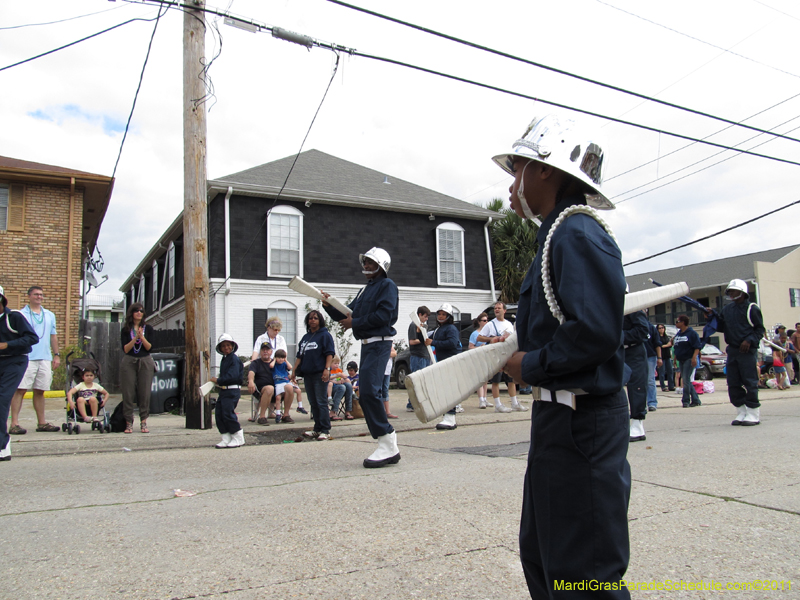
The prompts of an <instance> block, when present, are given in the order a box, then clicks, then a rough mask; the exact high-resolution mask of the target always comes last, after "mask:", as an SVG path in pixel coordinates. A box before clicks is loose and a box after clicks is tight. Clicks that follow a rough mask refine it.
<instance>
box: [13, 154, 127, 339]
mask: <svg viewBox="0 0 800 600" xmlns="http://www.w3.org/2000/svg"><path fill="white" fill-rule="evenodd" d="M113 188H114V179H113V178H111V177H108V176H105V175H96V174H94V173H86V172H84V171H77V170H75V169H70V168H68V167H59V166H55V165H46V164H42V163H36V162H30V161H27V160H20V159H17V158H9V157H5V156H0V245H2V248H3V259H4V260H3V273H2V274H0V285H2V286H3V287H4V289H5V295H6V297H7V298H8V303H9V308H14V309H19V308H22V307H23V306H24V305H25V304H26V299H27V296H26V293H27V290H28V288H29V287H30V286H32V285H38V286H41V287H42V288H43V289H44V294H45V300H44V306H45V308H47V309H48V310H51V311H53V313H54V314H55V316H56V323H57V329H58V337H59V346H60V347H61V348H64V347H65V346H66V345H68V344H74V343H75V341H76V340H77V339H78V324H79V319H80V302H81V280H82V278H83V265H84V261H83V258H84V256H91V254H92V253H93V252H94V249H95V245H96V244H97V236H98V235H99V234H100V226H101V225H102V223H103V217H104V216H105V214H106V210H107V209H108V203H109V200H110V199H111V192H112V190H113Z"/></svg>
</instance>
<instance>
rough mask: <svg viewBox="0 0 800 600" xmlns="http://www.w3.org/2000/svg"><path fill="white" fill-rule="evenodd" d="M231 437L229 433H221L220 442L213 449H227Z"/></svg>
mask: <svg viewBox="0 0 800 600" xmlns="http://www.w3.org/2000/svg"><path fill="white" fill-rule="evenodd" d="M232 439H233V436H232V435H231V434H230V433H223V434H222V441H221V442H220V443H219V444H217V445H216V446H214V448H227V447H228V445H229V444H230V443H231V440H232Z"/></svg>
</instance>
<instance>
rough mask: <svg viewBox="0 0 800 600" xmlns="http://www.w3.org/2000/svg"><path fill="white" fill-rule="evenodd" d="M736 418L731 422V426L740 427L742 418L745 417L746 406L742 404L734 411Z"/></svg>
mask: <svg viewBox="0 0 800 600" xmlns="http://www.w3.org/2000/svg"><path fill="white" fill-rule="evenodd" d="M736 411H737V413H736V418H735V419H734V420H733V421H731V425H741V424H742V421H744V418H745V417H746V416H747V405H745V404H742V405H741V406H739V407H737V409H736Z"/></svg>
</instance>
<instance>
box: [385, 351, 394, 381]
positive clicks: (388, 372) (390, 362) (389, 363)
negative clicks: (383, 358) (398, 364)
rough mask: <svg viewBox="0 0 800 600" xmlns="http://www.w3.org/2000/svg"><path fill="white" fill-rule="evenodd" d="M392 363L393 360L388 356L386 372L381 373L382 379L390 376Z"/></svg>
mask: <svg viewBox="0 0 800 600" xmlns="http://www.w3.org/2000/svg"><path fill="white" fill-rule="evenodd" d="M393 362H394V359H393V358H392V357H391V356H390V357H389V362H387V363H386V370H385V371H384V372H383V376H384V377H386V376H387V375H391V374H392V363H393Z"/></svg>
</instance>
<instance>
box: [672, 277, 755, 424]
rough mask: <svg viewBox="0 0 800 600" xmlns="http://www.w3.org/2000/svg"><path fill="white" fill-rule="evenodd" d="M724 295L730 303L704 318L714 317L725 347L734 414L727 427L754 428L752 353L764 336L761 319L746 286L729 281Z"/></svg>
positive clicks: (707, 312)
mask: <svg viewBox="0 0 800 600" xmlns="http://www.w3.org/2000/svg"><path fill="white" fill-rule="evenodd" d="M725 294H726V295H727V296H728V297H729V298H730V299H731V300H733V302H731V303H729V304H726V305H725V306H723V307H722V311H721V312H717V311H714V310H707V311H706V318H707V319H708V320H711V318H712V316H713V315H716V317H717V331H720V332H722V333H724V334H725V343H726V344H727V345H728V346H727V348H726V349H725V351H726V352H727V354H728V361H727V365H726V369H725V371H726V373H727V374H726V379H727V383H728V398H730V401H731V404H733V405H734V406H735V407H736V411H737V414H736V418H735V419H734V420H733V421H732V422H731V425H758V424H759V423H760V422H761V415H760V413H761V410H760V406H761V403H760V402H759V401H758V365H757V362H758V357H757V356H756V352H757V350H758V346H759V343H760V342H761V338H762V337H763V335H764V333H765V329H764V319H763V317H762V316H761V309H760V308H759V307H758V305H757V304H755V303H753V302H749V298H750V296H749V294H748V292H747V284H746V283H745V282H744V281H742V280H741V279H733V280H731V282H730V283H729V284H728V287H727V289H726V290H725ZM685 397H686V395H685V394H684V398H685Z"/></svg>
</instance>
